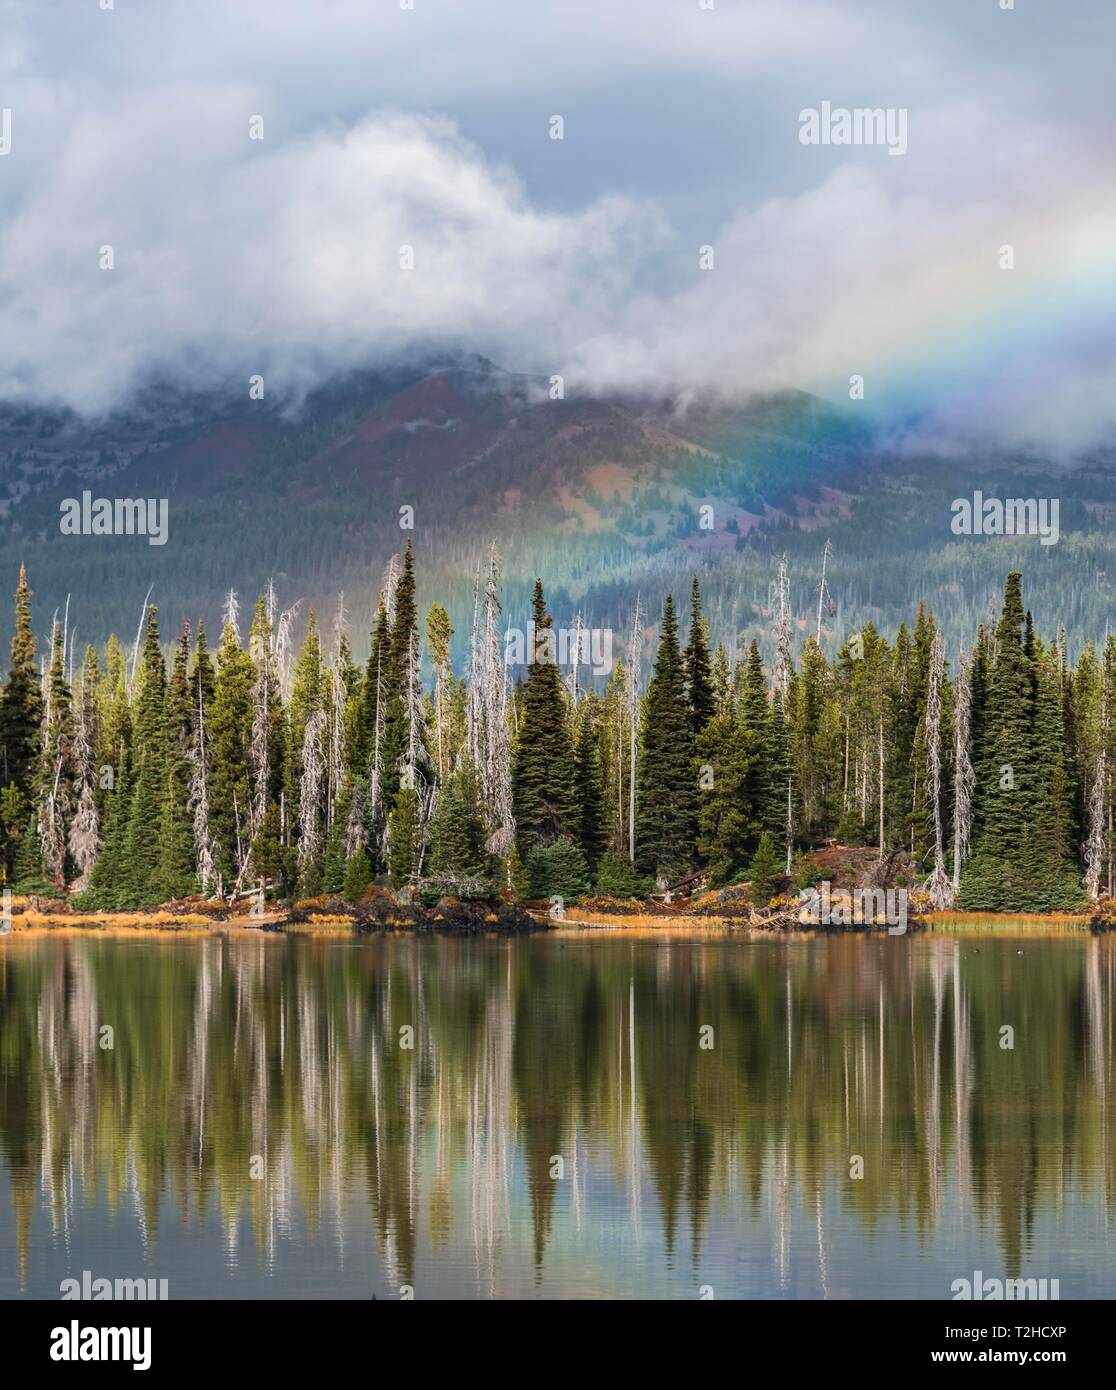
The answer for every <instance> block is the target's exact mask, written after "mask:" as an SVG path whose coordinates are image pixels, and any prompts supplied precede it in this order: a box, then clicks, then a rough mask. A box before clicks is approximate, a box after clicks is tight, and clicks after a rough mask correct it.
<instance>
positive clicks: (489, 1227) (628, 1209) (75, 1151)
mask: <svg viewBox="0 0 1116 1390" xmlns="http://www.w3.org/2000/svg"><path fill="white" fill-rule="evenodd" d="M1020 952H1022V954H1020ZM1114 966H1116V940H1113V939H1111V938H1105V937H1092V936H1090V935H1088V934H1087V933H1077V932H1066V933H1063V934H1061V935H1046V934H1044V935H1037V934H1032V935H1030V936H1027V937H1023V936H1021V935H1011V936H1000V937H997V938H995V939H993V938H991V937H989V936H987V935H983V936H980V935H972V936H969V935H945V934H942V933H938V932H927V933H920V934H917V935H913V934H912V935H910V936H907V937H902V938H900V937H888V936H886V935H879V936H873V937H871V938H864V937H861V936H852V935H849V936H834V937H828V938H826V937H822V938H816V939H801V938H800V939H794V940H789V941H779V942H763V943H759V944H748V943H746V942H743V941H741V940H738V939H732V940H726V941H723V942H722V941H716V942H712V943H708V942H701V943H678V942H675V943H666V942H662V941H648V942H645V941H643V940H640V941H625V940H616V939H613V940H605V939H602V938H601V937H600V936H585V937H578V938H573V939H571V938H568V937H567V938H564V939H562V940H558V939H553V938H534V939H528V940H519V941H510V942H509V941H476V940H429V939H417V938H396V939H375V940H371V941H367V942H364V943H360V944H354V943H350V942H348V941H341V940H330V941H324V940H318V941H307V940H298V939H271V940H260V939H244V938H238V939H233V940H227V939H223V938H217V937H208V938H198V937H189V938H186V937H183V938H172V937H164V938H151V937H143V938H136V939H127V938H121V937H106V938H97V937H89V938H78V937H74V936H69V937H51V936H40V937H34V938H32V937H28V938H22V939H21V938H20V937H18V936H8V937H6V938H4V937H0V1297H3V1298H8V1299H11V1298H58V1297H59V1286H60V1282H61V1281H62V1280H63V1279H65V1278H67V1277H69V1276H76V1277H78V1278H80V1277H81V1273H82V1271H83V1270H89V1271H91V1273H92V1275H93V1277H109V1278H118V1277H119V1278H139V1277H150V1278H160V1279H163V1278H165V1279H167V1280H168V1281H169V1289H170V1296H171V1297H172V1298H236V1297H272V1298H315V1297H322V1298H359V1299H365V1298H371V1297H372V1296H373V1295H375V1296H376V1297H378V1298H398V1297H400V1289H401V1287H402V1286H410V1287H412V1288H413V1290H414V1297H416V1298H444V1297H458V1298H493V1297H498V1298H561V1297H600V1298H625V1297H652V1298H697V1297H699V1296H700V1291H701V1290H702V1289H703V1287H711V1288H712V1290H713V1293H714V1295H715V1297H716V1298H718V1299H722V1298H878V1297H885V1298H912V1297H929V1298H943V1299H948V1298H949V1297H951V1291H950V1285H951V1284H952V1282H953V1281H954V1280H955V1279H958V1278H963V1277H968V1278H972V1275H973V1271H974V1270H981V1271H982V1272H983V1273H984V1275H985V1276H986V1277H996V1278H1012V1277H1017V1276H1024V1277H1030V1276H1033V1277H1037V1278H1047V1279H1058V1280H1059V1281H1060V1292H1061V1297H1062V1298H1063V1299H1068V1298H1084V1297H1093V1298H1098V1297H1106V1298H1110V1297H1113V1296H1116V1258H1114V1257H1116V1206H1114V1202H1113V1198H1114V1195H1116V1134H1114V1132H1113V1125H1112V1115H1111V1104H1110V1095H1111V1090H1112V1087H1113V1084H1114V1079H1116V1078H1114V1074H1113V1058H1114V1041H1113V987H1114V974H1116V970H1114ZM1005 1027H1009V1028H1011V1029H1014V1037H1013V1039H1010V1040H1011V1041H1013V1043H1014V1046H1013V1047H1010V1048H1009V1047H1005V1046H1003V1045H1002V1043H1003V1041H1005V1040H1006V1039H1007V1035H1005V1034H1004V1033H1003V1032H1002V1030H1003V1029H1004V1028H1005ZM105 1028H108V1029H111V1030H112V1033H111V1043H112V1046H111V1047H109V1048H106V1047H102V1046H101V1043H102V1041H107V1040H110V1038H109V1034H108V1033H105V1032H102V1030H103V1029H105ZM407 1029H413V1047H411V1048H408V1047H407V1046H405V1045H404V1044H405V1043H406V1042H407V1041H409V1040H410V1035H409V1034H408V1033H407V1032H406V1030H407ZM707 1029H711V1030H712V1031H711V1033H710V1032H707V1031H703V1030H707ZM703 1043H704V1044H705V1045H704V1046H703ZM854 1156H859V1157H860V1159H861V1160H862V1167H863V1177H861V1178H853V1177H851V1176H850V1171H851V1168H852V1166H853V1161H854Z"/></svg>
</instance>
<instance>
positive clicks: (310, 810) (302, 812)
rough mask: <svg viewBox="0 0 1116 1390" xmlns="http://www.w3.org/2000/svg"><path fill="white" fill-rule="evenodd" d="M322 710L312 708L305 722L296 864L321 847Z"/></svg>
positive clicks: (308, 860) (311, 858)
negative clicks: (311, 712) (312, 711)
mask: <svg viewBox="0 0 1116 1390" xmlns="http://www.w3.org/2000/svg"><path fill="white" fill-rule="evenodd" d="M325 732H326V716H325V711H324V710H315V711H314V713H313V714H312V715H310V717H309V718H308V719H307V721H306V731H305V733H304V734H303V738H302V776H301V777H300V778H299V784H298V867H299V869H300V870H301V869H305V868H306V866H307V864H310V863H312V862H313V861H314V860H315V859H317V857H318V855H319V853H320V852H321V847H322V837H321V810H322V794H323V791H324V787H325V775H326V768H325Z"/></svg>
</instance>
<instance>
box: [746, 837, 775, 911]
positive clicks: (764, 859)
mask: <svg viewBox="0 0 1116 1390" xmlns="http://www.w3.org/2000/svg"><path fill="white" fill-rule="evenodd" d="M781 876H782V871H781V869H780V866H779V860H778V857H777V855H776V853H775V843H774V841H773V840H772V838H771V835H770V834H769V833H768V832H767V831H766V830H765V831H764V832H763V834H762V835H761V836H760V840H759V845H758V846H757V847H756V853H755V857H754V858H753V860H752V862H751V864H750V865H749V866H748V878H749V879H750V881H751V884H752V903H753V905H754V906H756V907H766V906H767V904H768V903H769V902H770V901H771V899H772V897H773V896H774V894H775V889H776V888H777V887H778V884H779V879H780V878H781Z"/></svg>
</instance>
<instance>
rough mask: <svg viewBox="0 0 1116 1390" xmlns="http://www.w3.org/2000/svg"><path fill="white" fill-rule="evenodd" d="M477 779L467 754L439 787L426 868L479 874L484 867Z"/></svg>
mask: <svg viewBox="0 0 1116 1390" xmlns="http://www.w3.org/2000/svg"><path fill="white" fill-rule="evenodd" d="M484 841H485V835H484V813H483V808H482V806H481V798H480V783H479V780H478V778H477V773H476V769H475V768H474V767H473V763H472V759H471V758H469V756H468V755H467V754H466V755H465V756H464V757H463V758H462V760H461V762H460V764H459V765H458V767H457V770H456V771H455V772H454V773H453V774H452V776H450V777H449V779H448V780H447V781H446V783H445V785H444V786H443V787H442V790H441V793H440V795H439V797H438V803H437V805H436V806H435V808H434V815H433V817H432V818H431V822H430V861H429V872H430V874H431V875H433V876H435V877H437V876H438V875H443V874H452V875H461V876H463V877H473V876H479V875H481V874H483V873H484V871H485V868H486V855H485V850H484Z"/></svg>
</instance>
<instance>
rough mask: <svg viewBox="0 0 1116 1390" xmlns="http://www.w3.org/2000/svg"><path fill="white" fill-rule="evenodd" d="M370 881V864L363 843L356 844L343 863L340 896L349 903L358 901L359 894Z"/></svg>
mask: <svg viewBox="0 0 1116 1390" xmlns="http://www.w3.org/2000/svg"><path fill="white" fill-rule="evenodd" d="M371 882H372V865H371V862H370V861H369V858H368V855H367V854H366V853H365V849H364V846H363V845H358V846H357V848H356V850H354V852H353V853H352V854H351V855H350V856H349V862H348V863H347V864H346V865H345V879H344V883H343V885H342V889H341V892H342V896H343V897H344V898H345V899H346V900H347V901H348V902H351V903H356V902H359V901H360V897H361V894H362V893H363V892H364V890H365V889H366V888H367V887H368V885H369V884H370V883H371Z"/></svg>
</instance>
